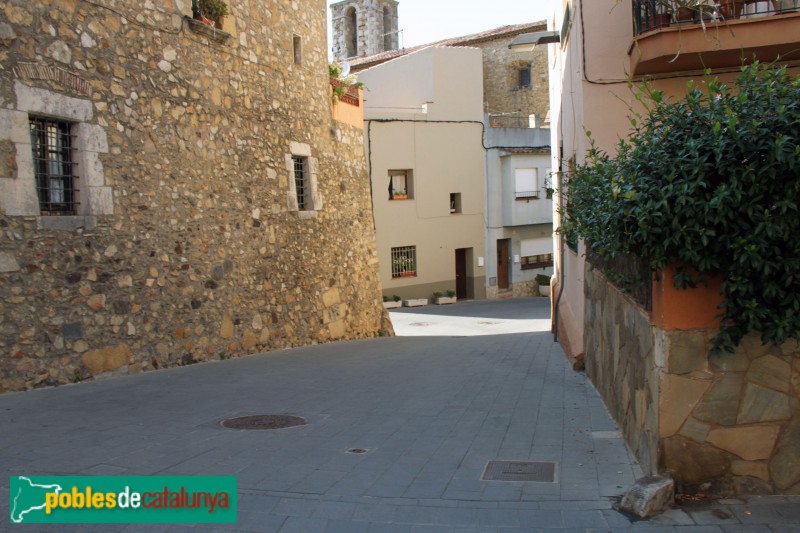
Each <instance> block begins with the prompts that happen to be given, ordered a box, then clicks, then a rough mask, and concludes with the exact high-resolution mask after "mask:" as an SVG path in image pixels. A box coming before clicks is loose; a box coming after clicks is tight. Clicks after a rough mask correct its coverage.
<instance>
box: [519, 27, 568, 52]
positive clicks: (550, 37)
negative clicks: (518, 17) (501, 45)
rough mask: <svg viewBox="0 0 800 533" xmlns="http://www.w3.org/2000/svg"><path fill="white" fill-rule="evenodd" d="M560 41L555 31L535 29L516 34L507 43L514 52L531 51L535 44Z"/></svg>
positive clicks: (558, 34)
mask: <svg viewBox="0 0 800 533" xmlns="http://www.w3.org/2000/svg"><path fill="white" fill-rule="evenodd" d="M560 42H561V35H560V33H559V32H557V31H537V32H536V33H523V34H522V35H517V36H516V37H514V38H513V39H512V40H511V42H510V43H508V47H509V48H510V49H511V50H513V51H515V52H532V51H533V49H534V48H535V47H536V45H539V44H553V43H560Z"/></svg>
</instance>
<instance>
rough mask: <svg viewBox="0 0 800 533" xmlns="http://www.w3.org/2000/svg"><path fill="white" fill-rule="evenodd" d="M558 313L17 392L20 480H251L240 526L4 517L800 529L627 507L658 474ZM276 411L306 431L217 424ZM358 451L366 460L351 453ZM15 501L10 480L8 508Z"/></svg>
mask: <svg viewBox="0 0 800 533" xmlns="http://www.w3.org/2000/svg"><path fill="white" fill-rule="evenodd" d="M548 312H549V301H548V300H547V299H544V298H530V299H517V300H510V301H497V302H460V303H458V304H456V305H454V306H447V307H433V306H431V307H425V308H420V309H418V310H403V311H400V312H397V313H392V316H393V320H394V321H395V322H396V324H397V330H398V333H399V334H400V335H405V334H407V333H408V332H416V333H419V332H420V331H424V332H425V333H426V334H425V335H417V336H398V337H394V338H381V339H374V340H366V341H358V342H346V343H336V344H327V345H321V346H313V347H308V348H301V349H294V350H289V351H281V352H274V353H270V354H264V355H259V356H254V357H247V358H242V359H234V360H228V361H224V362H218V363H207V364H199V365H194V366H188V367H183V368H176V369H171V370H165V371H159V372H152V373H147V374H141V375H137V376H131V377H124V378H118V379H114V380H109V381H100V382H91V383H82V384H76V385H69V386H64V387H58V388H51V389H41V390H36V391H31V392H26V393H17V394H6V395H2V396H0V423H1V424H2V428H3V430H2V432H0V468H2V472H3V475H4V478H5V479H6V480H7V479H8V476H10V475H46V474H53V475H154V474H159V475H234V476H237V477H238V488H239V513H238V518H239V520H238V523H237V524H235V525H219V526H205V527H201V526H176V525H164V526H158V525H154V526H146V525H129V526H124V525H123V526H109V525H100V526H85V525H81V526H70V525H64V526H50V527H46V526H22V525H9V524H8V521H7V519H4V520H3V521H2V522H0V530H8V531H76V532H78V531H79V532H95V531H96V532H106V531H125V532H139V531H143V532H155V531H242V532H251V531H252V532H281V533H287V532H295V531H296V532H303V533H313V532H347V533H356V532H365V531H369V532H373V531H375V532H387V533H391V532H414V533H422V532H431V533H434V532H441V533H444V532H447V531H458V532H464V533H466V532H473V533H477V532H508V533H511V532H515V531H526V532H532V531H533V532H535V531H555V530H558V531H574V532H601V531H614V532H616V531H626V530H631V531H639V530H647V531H659V532H662V531H686V532H689V531H691V532H703V533H705V532H708V533H711V532H729V533H733V532H739V531H741V532H745V531H746V532H755V533H760V532H769V531H772V532H790V531H794V532H798V531H800V525H798V524H800V497H770V498H752V499H749V500H747V501H745V500H733V501H727V502H722V503H717V504H714V505H713V506H712V507H698V508H695V509H676V510H672V511H669V512H668V513H666V514H664V515H662V516H660V517H658V518H655V519H652V520H650V521H631V520H629V519H628V518H627V517H625V516H623V515H622V514H619V513H617V512H616V511H614V510H613V509H612V506H613V504H614V501H615V498H616V497H617V496H618V495H620V494H621V493H622V492H623V491H624V490H625V489H627V488H628V487H629V486H630V485H631V484H632V483H633V482H634V480H635V479H636V478H637V477H639V476H640V475H641V473H640V471H639V469H638V466H637V465H636V464H635V461H633V459H632V458H631V456H630V455H629V453H628V451H627V449H626V447H625V446H624V444H623V441H622V439H621V438H620V436H619V433H618V432H617V428H616V427H615V425H614V423H613V422H612V420H611V419H610V418H609V416H608V414H607V412H606V410H605V408H604V407H603V405H602V402H601V401H600V400H599V399H598V397H597V395H596V393H595V391H594V389H593V388H592V387H591V385H590V384H589V383H588V382H587V380H586V379H585V377H584V375H583V374H581V373H575V372H573V371H572V370H571V369H569V367H568V366H567V364H566V363H565V360H564V357H563V354H562V352H561V349H560V347H559V345H558V344H556V343H554V342H553V338H552V335H551V334H550V333H549V331H546V330H548V329H549V323H548V322H547V320H546V318H547V316H548ZM454 317H457V318H454ZM439 321H441V327H439V328H438V329H437V327H438V322H439ZM421 323H425V324H426V325H419V324H421ZM520 326H523V327H520ZM528 326H530V329H526V328H527V327H528ZM478 331H479V332H481V334H476V333H475V332H478ZM434 332H438V334H432V333H434ZM490 333H494V334H490ZM266 413H269V414H291V415H297V416H301V417H304V418H306V419H307V420H308V424H307V425H304V426H298V427H294V428H289V429H280V430H267V431H264V430H258V431H256V430H251V431H247V430H231V429H226V428H223V427H221V425H220V421H221V420H223V419H227V418H231V417H235V416H242V415H250V414H266ZM356 448H358V449H361V450H359V451H365V453H350V452H349V451H348V450H352V449H356ZM492 460H510V461H538V462H543V463H554V466H555V468H554V474H555V475H554V481H553V482H549V481H544V482H533V481H524V482H521V481H483V480H482V479H481V477H482V474H483V473H484V468H485V467H486V465H487V462H488V461H492ZM8 489H9V487H8V484H7V482H4V483H3V484H2V486H1V487H0V506H2V507H0V509H2V512H3V513H4V514H5V515H6V516H7V508H6V507H5V506H6V505H7V503H8V502H9V490H8Z"/></svg>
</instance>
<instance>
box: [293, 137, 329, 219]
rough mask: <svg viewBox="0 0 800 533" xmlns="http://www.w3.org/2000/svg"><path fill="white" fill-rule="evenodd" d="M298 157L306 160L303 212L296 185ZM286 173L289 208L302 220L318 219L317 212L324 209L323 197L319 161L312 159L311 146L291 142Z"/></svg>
mask: <svg viewBox="0 0 800 533" xmlns="http://www.w3.org/2000/svg"><path fill="white" fill-rule="evenodd" d="M296 157H302V158H305V162H306V165H305V172H306V175H305V178H306V183H305V188H306V193H305V209H303V210H301V209H300V205H299V202H298V201H297V188H296V185H295V183H296V182H295V170H294V160H295V158H296ZM285 159H286V171H287V172H288V173H289V180H288V186H289V187H288V190H287V191H286V201H287V208H288V210H289V211H293V212H296V213H297V214H298V216H299V217H300V218H301V219H309V218H316V217H317V212H318V211H320V210H321V209H322V195H321V194H320V192H319V160H318V159H317V158H316V157H312V153H311V146H309V145H308V144H306V143H300V142H295V141H290V142H289V153H287V154H285Z"/></svg>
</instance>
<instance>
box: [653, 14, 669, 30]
mask: <svg viewBox="0 0 800 533" xmlns="http://www.w3.org/2000/svg"><path fill="white" fill-rule="evenodd" d="M671 20H672V15H670V14H669V13H657V14H655V15H653V26H652V27H653V28H663V27H664V26H669V23H670V21H671Z"/></svg>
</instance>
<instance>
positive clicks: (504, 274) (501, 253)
mask: <svg viewBox="0 0 800 533" xmlns="http://www.w3.org/2000/svg"><path fill="white" fill-rule="evenodd" d="M509 240H510V239H497V288H498V289H508V260H509V259H510V258H509V256H508V247H509Z"/></svg>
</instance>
